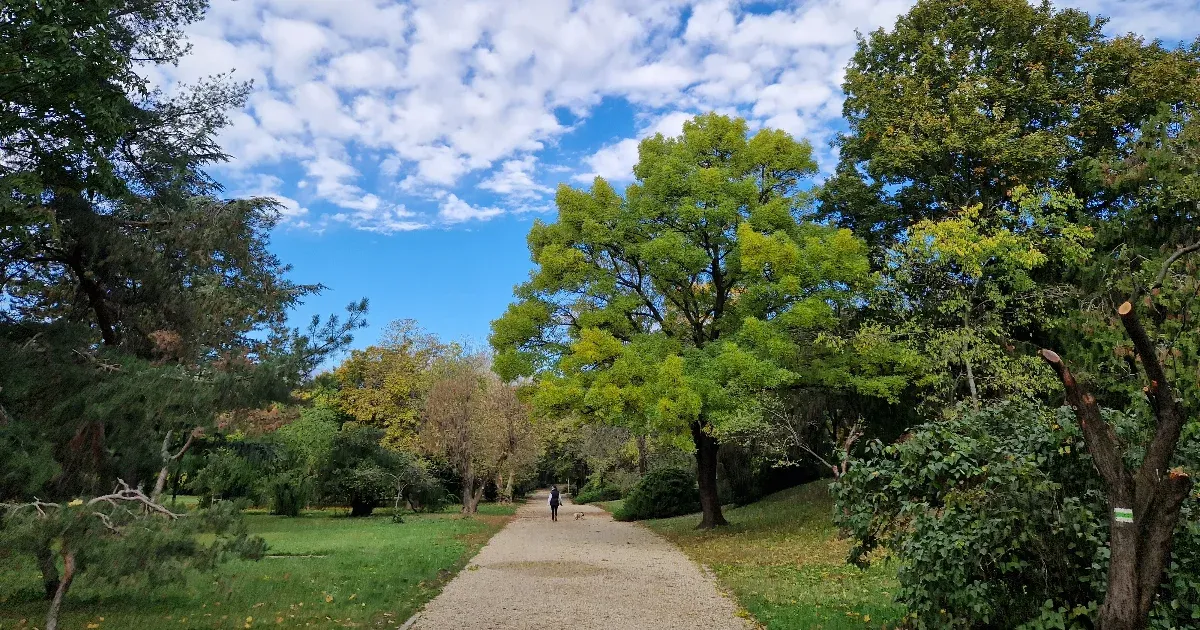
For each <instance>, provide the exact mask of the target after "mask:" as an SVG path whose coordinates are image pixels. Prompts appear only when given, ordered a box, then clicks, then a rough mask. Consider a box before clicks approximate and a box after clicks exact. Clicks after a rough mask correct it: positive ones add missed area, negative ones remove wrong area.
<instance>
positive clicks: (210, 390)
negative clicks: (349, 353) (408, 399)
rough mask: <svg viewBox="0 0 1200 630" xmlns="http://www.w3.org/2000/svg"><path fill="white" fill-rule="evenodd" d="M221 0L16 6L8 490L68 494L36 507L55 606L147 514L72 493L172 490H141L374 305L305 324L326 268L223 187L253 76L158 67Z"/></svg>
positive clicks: (0, 24) (1, 175)
mask: <svg viewBox="0 0 1200 630" xmlns="http://www.w3.org/2000/svg"><path fill="white" fill-rule="evenodd" d="M206 6H207V4H206V3H205V2H203V1H202V0H99V1H97V2H86V3H77V2H67V1H61V2H60V1H53V0H52V1H49V2H42V1H36V2H35V1H32V0H18V1H16V2H7V3H4V4H3V6H0V98H3V105H2V106H0V154H3V155H4V158H3V160H0V186H2V190H3V195H2V196H0V217H2V218H3V221H0V355H3V356H4V357H5V365H4V369H3V370H0V443H2V444H5V445H6V446H8V445H14V446H15V447H16V448H20V449H21V450H22V451H23V452H25V453H27V456H26V457H23V458H21V459H20V460H18V461H17V462H15V463H17V464H18V465H19V466H20V468H19V469H17V470H14V471H6V473H5V475H4V477H3V479H2V480H3V486H0V500H2V501H12V502H13V503H11V506H10V507H11V510H13V511H15V512H22V513H28V511H29V510H30V509H33V508H31V507H30V506H31V505H32V506H33V507H34V508H39V507H40V506H36V505H34V504H33V503H31V501H30V499H32V497H35V496H36V497H38V498H39V499H40V500H42V501H56V502H58V505H60V508H58V509H53V510H52V509H44V508H42V509H34V512H36V513H37V514H36V515H35V516H34V517H32V518H31V519H30V520H28V524H29V526H30V529H29V530H28V531H30V532H33V533H31V534H30V536H27V537H25V539H24V540H26V541H27V542H28V541H33V542H34V543H37V544H31V546H30V547H29V549H30V551H32V552H33V553H34V554H35V555H37V556H38V560H39V566H41V568H42V570H43V575H44V578H45V583H46V588H47V595H48V596H51V597H54V598H55V599H54V601H55V602H57V604H56V607H55V608H54V609H52V611H51V621H48V625H51V624H52V619H53V616H54V613H55V611H56V610H57V605H58V604H61V601H62V598H63V596H64V595H65V593H66V591H67V589H68V588H69V586H70V583H71V577H72V576H73V575H74V574H73V573H72V572H71V571H67V570H66V569H64V574H63V579H62V580H59V576H58V570H59V569H58V567H57V566H56V563H55V561H54V558H53V554H58V555H59V556H60V558H61V560H62V561H63V563H64V565H63V566H64V567H73V568H81V567H80V565H77V561H78V560H79V559H80V557H81V556H79V555H78V553H77V552H79V551H80V550H81V549H84V548H86V547H88V546H90V545H91V544H92V543H96V544H101V543H103V542H104V540H106V538H104V537H107V536H109V535H112V536H117V537H121V538H123V537H124V536H125V534H126V533H129V532H132V531H136V530H138V529H139V527H140V525H138V524H137V523H132V522H126V521H125V520H122V519H125V517H126V516H128V517H129V518H130V519H133V520H134V521H136V520H137V518H135V517H136V510H134V511H123V512H122V514H121V519H118V518H117V515H116V514H115V513H112V514H105V515H100V514H90V513H87V512H86V511H81V510H75V509H73V508H74V507H76V506H73V505H69V504H68V500H70V499H73V498H77V497H83V496H91V495H101V496H104V495H106V493H109V494H111V493H112V491H113V488H126V486H124V485H123V484H126V483H127V484H128V486H127V487H128V488H129V489H131V492H136V493H137V496H134V495H130V497H131V498H130V499H129V501H131V502H132V503H130V504H131V505H132V504H137V503H142V504H144V505H149V504H154V502H155V500H156V499H157V497H155V496H144V495H141V493H140V491H138V490H136V488H138V487H139V486H144V487H154V488H155V492H157V491H161V488H162V485H161V482H162V481H163V480H165V471H166V468H167V467H168V466H169V465H170V464H171V463H172V462H173V461H175V460H177V459H178V457H179V456H180V455H181V454H182V453H183V452H184V451H186V450H187V448H188V447H189V445H190V444H191V443H192V441H193V440H194V438H195V436H197V435H199V434H200V433H202V432H205V431H214V430H218V429H219V426H218V424H217V419H218V418H219V417H221V416H222V415H226V414H231V413H233V414H236V413H238V412H240V411H242V410H247V409H253V408H255V407H257V406H260V405H262V404H264V403H265V402H268V401H272V400H281V399H284V398H286V397H287V396H288V394H289V392H290V391H291V390H292V389H294V388H295V387H296V386H297V385H298V384H299V383H300V382H302V381H303V380H304V379H306V378H307V377H308V376H310V375H311V373H312V372H313V370H314V369H315V368H316V367H317V365H318V364H320V363H321V362H322V361H323V360H324V359H325V358H326V357H327V356H328V355H329V354H330V353H331V352H334V351H336V350H338V349H340V348H342V347H344V346H345V345H346V344H347V343H348V342H349V340H350V333H351V332H352V331H353V330H354V329H355V328H357V327H359V326H361V325H362V323H363V322H362V317H363V314H364V312H365V308H366V304H365V302H363V303H358V304H354V305H351V308H350V313H349V317H348V319H346V320H338V319H337V318H333V319H330V320H326V321H321V320H319V319H314V321H313V322H312V324H311V326H310V327H309V328H308V330H306V331H302V330H294V329H291V328H289V327H288V326H287V325H286V315H287V311H288V310H289V309H290V308H291V307H292V306H294V305H295V304H297V303H298V301H299V300H300V299H302V298H303V297H304V296H306V295H309V294H311V293H313V292H314V291H316V290H318V289H319V287H318V286H316V285H298V284H296V283H294V282H292V281H291V280H289V279H288V278H287V276H286V273H287V271H288V267H287V266H286V265H285V264H283V263H282V262H281V261H279V260H278V259H277V258H276V257H275V256H274V255H273V254H271V253H270V251H269V248H268V244H269V235H270V231H271V229H272V228H273V227H274V225H275V223H276V221H277V219H278V208H277V205H276V203H275V202H274V201H272V200H269V199H232V200H231V199H223V198H220V196H219V195H220V193H221V189H220V187H219V186H218V185H217V183H216V182H215V181H214V180H213V179H212V178H211V177H210V176H209V175H208V174H207V173H206V172H205V170H204V169H205V168H206V167H207V166H210V165H212V164H213V163H214V162H217V161H220V160H222V159H224V155H223V154H222V153H221V151H220V150H219V148H218V146H217V143H216V134H217V132H218V131H219V130H220V128H221V127H222V126H223V125H224V124H225V123H226V122H227V118H226V112H227V111H228V109H229V108H230V107H233V106H237V105H240V104H241V103H242V102H243V100H244V96H245V94H246V90H247V86H244V85H238V84H232V83H229V82H227V81H225V80H223V79H221V78H220V77H217V78H214V79H211V80H208V81H205V82H202V83H200V84H199V85H195V86H190V87H188V86H181V87H179V89H178V90H177V91H176V92H174V95H172V96H168V95H165V94H162V93H159V92H156V91H154V90H153V89H151V88H150V84H149V82H148V81H147V80H146V79H145V78H144V76H143V75H144V74H145V73H144V72H142V71H141V70H142V65H143V64H147V63H151V64H153V63H173V62H176V61H178V60H179V59H180V57H181V55H183V54H184V53H185V52H186V50H187V46H186V42H185V41H184V40H183V38H182V29H183V28H184V27H185V26H186V25H187V24H189V23H191V22H193V21H195V20H197V19H199V18H200V17H201V16H202V14H203V11H204V9H205V7H206ZM122 491H123V490H122ZM152 494H153V493H152ZM122 501H124V499H122ZM87 504H88V503H85V505H87ZM68 508H71V509H68ZM122 510H124V508H122ZM126 512H128V514H126ZM49 515H69V518H70V519H84V520H87V519H99V520H98V521H96V522H92V523H90V524H88V525H87V526H81V527H75V525H70V526H69V527H67V526H61V525H64V523H65V521H63V520H62V519H59V518H58V517H57V516H53V517H51V516H49ZM18 517H19V515H18V516H13V518H18ZM21 518H23V517H21ZM64 518H66V517H65V516H64ZM105 518H108V519H109V520H110V521H111V523H109V522H104V521H105ZM168 520H172V521H173V520H174V518H173V517H169V518H168ZM97 523H99V525H97ZM110 525H111V526H110ZM60 526H61V527H60ZM39 528H40V529H39ZM35 530H36V531H35ZM39 531H40V532H41V533H40V534H37V533H36V532H39ZM35 534H36V535H35ZM163 541H164V542H170V541H169V540H168V539H166V538H163ZM180 549H182V548H180ZM163 561H164V562H166V561H168V559H167V558H166V557H164V558H163Z"/></svg>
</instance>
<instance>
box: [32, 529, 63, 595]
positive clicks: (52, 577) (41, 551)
mask: <svg viewBox="0 0 1200 630" xmlns="http://www.w3.org/2000/svg"><path fill="white" fill-rule="evenodd" d="M35 555H36V556H37V563H38V569H40V570H41V572H42V586H43V587H45V589H46V599H54V594H55V593H57V592H58V585H59V580H58V564H57V563H56V562H55V561H54V550H53V549H51V548H50V541H46V544H44V545H38V548H37V551H36V552H35Z"/></svg>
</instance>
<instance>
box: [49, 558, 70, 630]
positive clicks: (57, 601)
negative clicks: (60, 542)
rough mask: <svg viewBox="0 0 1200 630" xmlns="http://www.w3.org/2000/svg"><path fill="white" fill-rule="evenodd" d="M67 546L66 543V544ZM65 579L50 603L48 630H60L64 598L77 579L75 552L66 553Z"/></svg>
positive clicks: (63, 578) (64, 562) (64, 563)
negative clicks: (59, 624)
mask: <svg viewBox="0 0 1200 630" xmlns="http://www.w3.org/2000/svg"><path fill="white" fill-rule="evenodd" d="M64 544H65V543H64ZM62 556H63V577H62V582H59V584H58V588H57V589H55V591H54V599H52V600H51V601H50V611H49V612H47V613H46V630H58V613H59V611H60V610H62V603H63V598H65V597H66V596H67V590H68V589H70V588H71V580H73V579H75V552H73V551H64V552H63V554H62Z"/></svg>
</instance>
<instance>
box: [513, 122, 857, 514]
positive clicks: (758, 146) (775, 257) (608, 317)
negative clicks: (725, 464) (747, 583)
mask: <svg viewBox="0 0 1200 630" xmlns="http://www.w3.org/2000/svg"><path fill="white" fill-rule="evenodd" d="M815 171H816V164H815V162H814V161H813V160H812V156H811V148H810V147H809V145H808V144H807V143H805V142H798V141H796V140H794V139H793V138H792V137H791V136H789V135H788V134H786V133H784V132H782V131H778V130H771V129H764V130H761V131H759V132H757V133H755V134H754V135H753V136H752V137H748V134H747V127H746V123H745V121H743V120H740V119H731V118H728V117H725V116H721V115H717V114H707V115H702V116H698V117H696V118H695V119H694V120H691V121H688V122H687V123H685V124H684V127H683V133H682V135H681V136H679V137H676V138H665V137H663V136H661V135H656V136H655V137H653V138H648V139H646V140H643V141H642V143H641V145H640V147H639V160H638V163H637V165H636V166H635V167H634V175H635V177H636V180H637V181H636V182H635V183H633V184H631V185H630V186H629V187H628V188H627V189H626V190H625V195H624V197H622V196H621V195H618V194H617V193H616V192H615V191H614V190H613V188H612V187H611V186H610V185H609V184H608V183H607V182H606V181H604V180H603V179H600V178H597V179H596V180H595V182H594V183H593V185H592V187H591V189H590V190H577V189H572V188H569V187H566V186H562V187H560V188H559V190H558V194H557V198H556V202H557V205H558V211H559V218H558V221H557V222H555V223H552V224H545V223H541V222H538V223H537V224H536V225H535V226H534V228H533V229H532V230H531V231H530V234H529V246H530V251H531V253H532V256H533V261H534V263H535V264H536V265H537V268H536V270H535V272H534V274H533V276H532V278H531V279H530V280H529V281H528V282H526V283H525V284H523V285H521V286H519V287H518V288H517V292H516V294H517V297H518V301H517V302H516V303H514V304H513V305H511V306H510V307H509V309H508V311H507V312H506V313H505V315H504V316H503V317H502V318H500V319H499V320H497V321H496V322H494V323H493V325H492V337H491V342H492V344H493V346H494V347H495V348H496V350H497V357H496V366H497V370H498V371H499V372H500V373H501V375H502V376H505V377H506V378H511V377H514V376H517V375H522V374H526V375H537V376H538V378H539V392H538V395H537V397H536V400H537V403H538V404H539V405H542V406H551V407H559V408H562V409H564V410H566V409H571V410H575V411H577V412H579V413H580V414H581V415H583V416H584V417H588V418H597V419H610V420H612V421H617V422H620V421H622V419H634V421H636V422H637V423H638V424H639V426H641V427H645V426H648V427H649V428H650V430H651V432H655V433H659V434H665V435H670V434H683V435H688V436H689V437H690V438H691V440H692V443H693V445H694V447H695V456H696V465H697V481H698V484H699V487H700V497H701V505H702V507H703V516H702V520H701V523H700V527H704V528H707V527H715V526H718V525H724V524H725V523H726V521H725V518H724V516H723V514H722V513H721V506H720V502H719V500H718V498H717V484H716V474H717V452H718V448H719V446H720V443H719V440H718V435H719V433H720V431H719V425H720V424H722V423H723V422H725V421H726V419H728V418H730V417H732V416H733V415H734V414H735V412H736V410H737V409H738V408H739V407H740V400H739V396H738V395H737V394H738V393H740V392H742V391H744V390H742V389H738V387H739V385H738V384H737V383H734V382H732V381H733V380H734V379H731V375H734V374H736V373H738V372H739V369H737V367H736V366H738V365H739V362H742V363H744V362H745V360H747V359H748V358H749V357H751V356H752V355H754V356H756V357H759V358H758V359H756V360H760V361H761V359H762V358H767V359H769V358H770V357H769V353H768V354H766V355H764V354H761V353H759V354H756V355H755V354H754V353H755V351H754V350H753V349H743V348H739V346H738V343H739V335H740V334H741V333H742V332H743V328H744V325H745V324H746V322H747V321H748V316H755V317H757V318H758V319H757V320H756V321H760V322H767V321H768V320H771V319H775V318H778V319H781V320H784V321H786V322H787V323H786V324H784V326H791V327H792V328H793V331H792V332H795V330H796V329H801V328H804V327H805V326H806V325H807V324H809V323H811V322H812V319H811V318H809V319H806V316H807V315H811V310H810V308H809V307H812V306H814V305H815V304H816V303H817V302H820V301H821V298H820V297H817V296H818V295H819V294H821V293H822V292H823V291H826V290H829V291H835V292H836V291H837V290H838V289H837V286H836V285H837V282H836V280H830V279H827V278H823V277H818V275H816V274H810V273H806V272H804V270H802V269H800V267H802V266H803V263H804V262H805V261H808V262H812V261H816V260H818V259H822V260H826V261H833V260H839V259H840V262H845V263H847V264H846V265H845V268H846V269H847V270H848V271H847V273H855V272H858V273H862V272H865V270H866V262H865V259H863V258H861V256H862V253H863V249H862V247H861V245H860V244H857V243H856V241H855V240H854V239H853V237H851V236H850V235H849V234H848V233H846V232H838V231H837V230H834V229H831V228H825V227H821V226H818V225H813V224H809V223H806V222H805V221H804V220H803V217H802V214H803V212H804V211H805V210H806V209H807V208H808V205H807V204H808V201H809V196H808V195H807V194H806V193H805V192H804V190H803V182H804V180H805V179H806V178H808V177H809V176H811V175H812V174H813V173H814V172H815ZM747 248H751V249H750V250H749V252H748V249H747ZM856 255H857V256H858V257H859V259H860V261H861V262H860V263H855V262H852V259H853V258H854V257H855V256H856ZM747 256H751V257H752V258H753V260H754V261H755V262H754V266H752V267H750V268H747V263H746V259H747ZM837 266H838V265H836V264H834V265H830V266H829V267H828V268H834V267H837ZM822 269H826V267H822ZM838 277H840V276H838ZM776 280H778V281H776ZM818 310H820V309H818ZM767 327H768V328H769V327H770V326H767ZM777 332H778V333H779V334H782V331H777ZM758 336H759V337H761V338H765V337H766V336H768V335H766V334H765V333H764V334H760V335H758ZM763 365H765V366H766V367H764V368H763V369H764V370H768V371H771V370H775V368H776V364H775V363H772V362H771V361H769V360H768V361H766V362H765V363H763ZM647 421H648V425H647V424H646V422H647Z"/></svg>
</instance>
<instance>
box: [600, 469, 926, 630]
mask: <svg viewBox="0 0 1200 630" xmlns="http://www.w3.org/2000/svg"><path fill="white" fill-rule="evenodd" d="M827 486H828V482H825V481H819V482H815V483H811V484H808V485H805V486H800V487H797V488H792V489H790V490H785V491H783V492H779V493H776V494H773V495H771V496H769V497H767V498H765V499H763V500H762V501H759V502H757V503H752V504H750V505H747V506H744V507H740V508H733V509H727V510H726V511H725V517H726V518H727V519H728V520H729V522H730V523H731V525H730V526H729V527H723V528H719V529H717V530H710V531H700V530H697V529H696V523H698V522H699V516H698V515H690V516H680V517H676V518H670V519H660V520H652V521H646V522H645V524H646V525H648V526H649V527H650V528H651V529H653V530H654V531H656V532H658V533H660V534H662V535H664V536H666V537H667V538H668V539H669V540H671V541H672V542H674V543H675V544H677V545H679V546H680V547H681V548H682V549H683V550H684V552H686V553H687V554H688V555H689V556H690V557H691V558H693V559H694V560H696V561H697V562H700V563H702V564H705V565H708V566H709V567H710V568H711V569H712V570H713V572H714V573H715V574H716V576H717V578H718V580H720V582H721V583H722V585H723V586H725V587H726V588H727V589H728V590H729V591H730V592H732V594H733V595H734V596H735V597H736V598H737V600H738V602H739V603H740V604H741V605H742V607H743V608H744V609H745V610H746V611H747V612H748V613H749V614H750V615H752V616H753V617H754V618H755V619H757V620H758V622H759V623H761V624H762V625H763V626H765V627H767V628H769V629H770V630H785V629H787V630H793V629H795V630H801V629H803V630H810V629H811V630H818V629H819V630H843V629H856V630H857V629H863V628H894V627H896V625H897V624H898V623H899V622H900V620H901V618H902V617H903V616H904V608H903V607H902V606H900V605H899V604H896V603H895V602H894V601H893V600H892V594H893V593H894V592H895V590H894V589H895V588H896V580H895V574H894V571H895V569H894V567H893V566H890V565H887V564H886V563H883V562H880V563H876V564H875V565H874V566H873V567H872V568H870V569H868V570H866V571H863V570H860V569H857V568H855V567H853V566H848V565H847V564H846V563H845V559H846V553H847V551H848V548H849V542H848V541H845V540H841V539H839V538H838V536H837V529H836V528H835V527H834V526H833V523H832V519H831V516H830V515H831V513H832V510H833V507H832V501H831V500H830V498H829V494H828V491H827V490H826V487H827ZM606 508H607V506H606Z"/></svg>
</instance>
